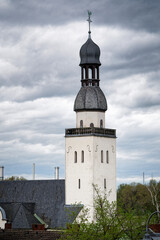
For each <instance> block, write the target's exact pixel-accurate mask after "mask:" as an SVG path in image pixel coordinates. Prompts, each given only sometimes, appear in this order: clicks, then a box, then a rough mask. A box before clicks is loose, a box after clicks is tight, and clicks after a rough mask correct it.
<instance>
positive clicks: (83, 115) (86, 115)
mask: <svg viewBox="0 0 160 240" xmlns="http://www.w3.org/2000/svg"><path fill="white" fill-rule="evenodd" d="M81 120H82V121H83V127H90V124H91V123H93V124H94V127H100V121H101V120H102V121H103V128H105V113H104V112H97V111H96V112H92V111H88V112H87V111H84V112H83V111H82V112H77V113H76V128H80V127H81V126H80V121H81Z"/></svg>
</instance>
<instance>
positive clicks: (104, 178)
mask: <svg viewBox="0 0 160 240" xmlns="http://www.w3.org/2000/svg"><path fill="white" fill-rule="evenodd" d="M104 189H106V178H104Z"/></svg>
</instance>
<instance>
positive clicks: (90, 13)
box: [87, 10, 92, 38]
mask: <svg viewBox="0 0 160 240" xmlns="http://www.w3.org/2000/svg"><path fill="white" fill-rule="evenodd" d="M91 15H92V12H91V11H89V10H88V19H87V21H88V23H89V31H88V33H89V38H90V37H91V29H90V27H91V22H92V21H91Z"/></svg>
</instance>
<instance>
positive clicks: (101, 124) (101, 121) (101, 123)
mask: <svg viewBox="0 0 160 240" xmlns="http://www.w3.org/2000/svg"><path fill="white" fill-rule="evenodd" d="M100 128H103V120H102V119H101V120H100Z"/></svg>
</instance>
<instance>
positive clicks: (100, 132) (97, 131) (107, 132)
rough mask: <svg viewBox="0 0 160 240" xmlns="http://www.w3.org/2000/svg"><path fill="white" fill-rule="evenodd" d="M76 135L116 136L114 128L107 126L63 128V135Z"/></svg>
mask: <svg viewBox="0 0 160 240" xmlns="http://www.w3.org/2000/svg"><path fill="white" fill-rule="evenodd" d="M74 135H75V136H77V135H87V136H88V135H93V136H106V137H107V136H108V137H116V130H115V129H109V128H95V127H89V128H68V129H66V130H65V136H74Z"/></svg>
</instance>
